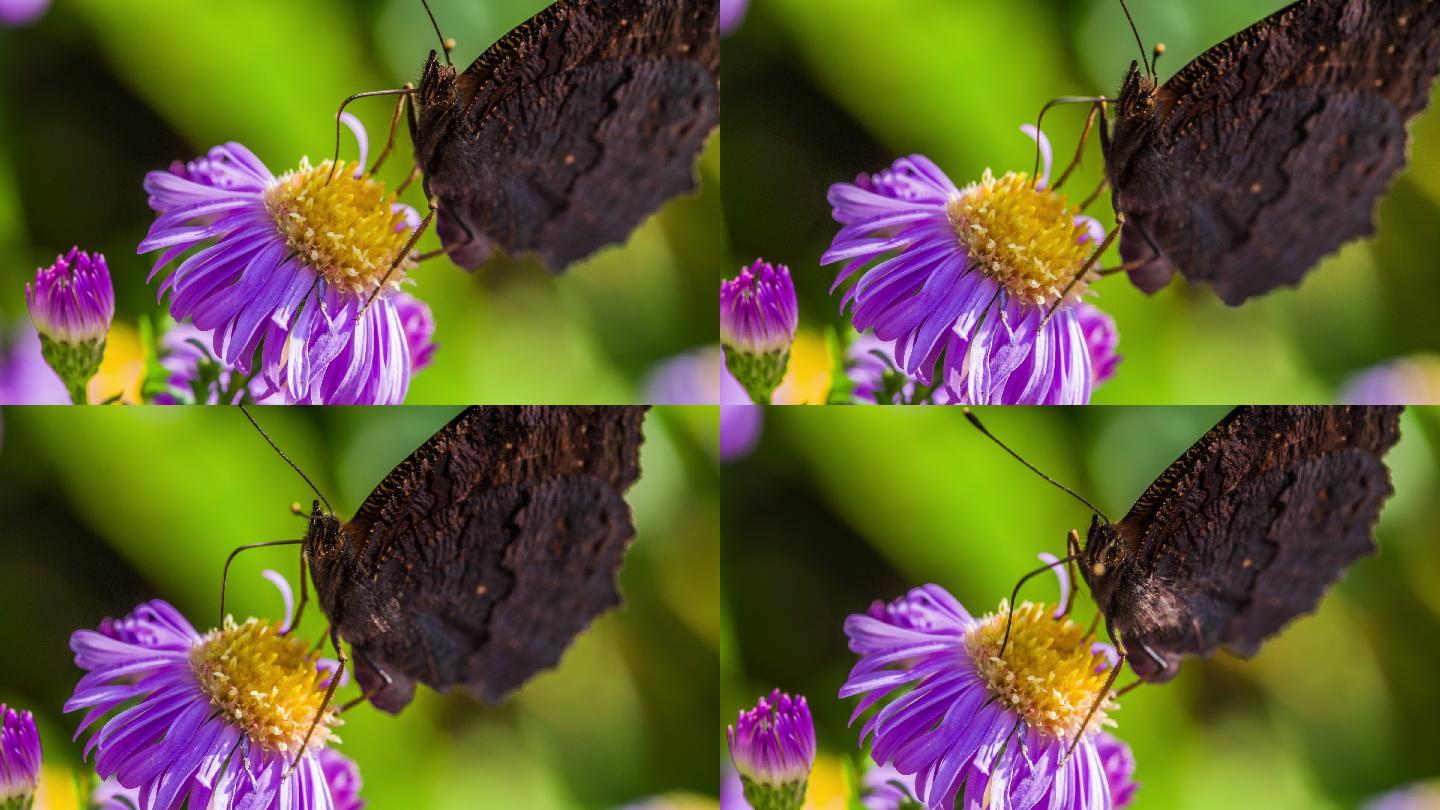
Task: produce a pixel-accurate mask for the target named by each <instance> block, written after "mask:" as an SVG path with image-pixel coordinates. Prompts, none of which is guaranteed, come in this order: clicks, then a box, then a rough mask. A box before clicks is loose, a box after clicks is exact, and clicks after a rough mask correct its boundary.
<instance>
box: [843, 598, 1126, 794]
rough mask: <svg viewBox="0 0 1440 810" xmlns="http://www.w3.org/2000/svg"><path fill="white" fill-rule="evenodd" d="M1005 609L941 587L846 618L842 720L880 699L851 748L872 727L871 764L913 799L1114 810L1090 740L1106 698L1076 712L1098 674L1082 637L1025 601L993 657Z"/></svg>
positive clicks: (1096, 660)
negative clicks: (977, 607) (851, 707)
mask: <svg viewBox="0 0 1440 810" xmlns="http://www.w3.org/2000/svg"><path fill="white" fill-rule="evenodd" d="M1008 614H1009V611H1007V610H1005V609H1004V605H1003V604H1002V610H1001V611H999V612H997V613H994V614H989V615H987V616H984V617H981V618H979V619H976V618H974V617H972V616H971V615H970V613H969V612H968V611H966V610H965V608H964V606H962V605H961V604H960V602H959V601H958V600H956V599H955V597H954V596H951V595H950V593H949V592H947V591H945V589H943V588H941V587H939V586H937V585H927V586H925V587H923V588H917V589H915V590H913V591H911V592H910V593H909V594H907V595H906V596H903V597H901V598H900V599H897V600H895V601H893V602H890V603H888V604H886V603H884V602H876V603H875V604H874V605H872V606H871V608H870V610H869V611H868V612H866V613H863V614H857V615H852V616H850V617H849V618H848V619H846V621H845V635H846V636H847V637H848V638H849V639H850V649H851V651H852V652H854V653H855V654H856V655H858V656H860V661H859V662H858V663H857V664H856V665H855V667H854V669H852V670H851V671H850V677H849V679H848V680H847V681H846V683H845V685H844V687H843V688H842V689H841V690H840V696H841V697H856V696H861V698H862V699H861V701H860V703H859V705H858V706H857V707H856V709H855V713H854V715H852V718H851V719H852V722H853V721H854V720H855V719H858V718H859V717H860V716H861V715H863V714H865V713H866V712H867V711H869V710H870V709H872V708H874V707H876V706H880V709H879V711H877V712H875V713H874V714H873V715H872V716H871V717H870V719H869V720H867V721H866V722H865V724H864V727H863V728H862V730H861V732H860V742H861V745H862V746H863V745H864V744H865V740H866V739H867V738H869V737H871V736H872V735H873V737H874V740H873V745H872V748H871V757H872V758H873V760H874V761H875V763H876V764H886V763H889V764H892V765H893V766H894V767H895V769H896V770H897V771H899V772H900V773H901V774H904V775H907V776H913V777H914V778H915V784H914V791H915V796H916V797H917V798H918V799H919V800H920V801H921V802H923V803H924V805H925V807H927V808H931V810H940V809H941V808H945V809H946V810H948V808H951V807H958V806H964V807H980V806H982V804H985V803H987V802H988V806H991V807H1050V808H1060V809H1063V810H1106V808H1111V807H1114V800H1113V797H1112V795H1111V792H1110V781H1109V779H1108V778H1107V775H1106V772H1105V768H1104V763H1103V761H1102V759H1101V756H1100V751H1099V749H1098V747H1097V741H1096V737H1097V736H1098V735H1097V734H1096V732H1097V731H1098V730H1099V729H1100V728H1102V727H1103V726H1104V725H1105V724H1106V723H1107V722H1108V713H1109V712H1111V711H1114V709H1115V708H1116V704H1115V702H1114V700H1113V699H1108V698H1107V700H1106V701H1105V703H1104V705H1103V706H1102V707H1101V708H1100V710H1099V711H1097V712H1096V713H1095V715H1094V716H1093V718H1091V719H1090V720H1089V721H1088V723H1087V721H1086V719H1085V718H1086V715H1087V713H1088V712H1089V710H1090V708H1091V703H1092V702H1093V700H1094V699H1095V696H1096V695H1098V694H1100V692H1101V688H1102V686H1103V684H1104V682H1105V678H1106V675H1105V670H1104V667H1102V666H1099V664H1101V663H1102V659H1101V658H1100V657H1099V656H1097V655H1096V654H1094V653H1092V652H1091V650H1090V645H1091V644H1092V643H1093V641H1094V638H1093V636H1089V635H1087V634H1086V633H1085V632H1084V631H1083V630H1082V629H1081V628H1080V627H1078V626H1077V625H1075V623H1074V622H1071V621H1070V620H1069V619H1066V618H1056V617H1055V616H1054V615H1053V612H1052V611H1050V610H1049V609H1048V608H1047V607H1046V606H1044V605H1035V604H1032V603H1028V602H1027V603H1025V604H1022V605H1020V606H1019V607H1017V608H1016V609H1015V611H1014V614H1013V615H1014V624H1013V626H1012V627H1011V631H1010V636H1009V641H1008V645H1007V646H1006V648H1005V653H1004V655H1003V656H1002V655H1000V642H1001V637H1002V635H1003V633H1004V631H1005V624H1006V618H1007V615H1008ZM906 687H910V690H909V691H908V692H904V693H903V694H902V693H900V690H902V689H905V688H906ZM887 699H888V702H886V701H887ZM882 704H883V705H882ZM1077 736H1078V737H1079V742H1078V745H1075V746H1074V752H1073V754H1071V755H1070V756H1069V757H1068V758H1067V756H1066V753H1067V751H1068V750H1069V749H1070V748H1071V744H1072V742H1074V741H1075V739H1076V737H1077Z"/></svg>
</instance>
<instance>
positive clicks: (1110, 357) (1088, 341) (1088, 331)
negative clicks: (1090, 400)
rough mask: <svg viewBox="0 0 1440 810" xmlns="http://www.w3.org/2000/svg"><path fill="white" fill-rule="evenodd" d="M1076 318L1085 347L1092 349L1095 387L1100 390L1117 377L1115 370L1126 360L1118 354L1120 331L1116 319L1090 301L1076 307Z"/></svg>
mask: <svg viewBox="0 0 1440 810" xmlns="http://www.w3.org/2000/svg"><path fill="white" fill-rule="evenodd" d="M1075 317H1076V319H1077V320H1079V321H1080V331H1081V333H1083V334H1084V335H1085V345H1086V346H1088V347H1089V348H1090V370H1091V374H1092V375H1093V376H1094V380H1095V387H1096V388H1099V387H1100V386H1101V384H1103V383H1105V382H1108V381H1109V380H1110V378H1112V377H1114V376H1115V369H1116V368H1117V367H1118V366H1119V365H1120V361H1121V360H1123V359H1125V358H1123V357H1121V356H1120V354H1119V353H1117V352H1116V349H1117V348H1119V346H1120V330H1119V328H1117V327H1116V326H1115V319H1114V318H1112V317H1110V315H1109V314H1107V313H1106V312H1105V311H1104V310H1102V309H1100V308H1099V307H1097V306H1095V305H1094V304H1091V303H1089V302H1088V301H1087V302H1081V303H1080V304H1077V305H1076V306H1075Z"/></svg>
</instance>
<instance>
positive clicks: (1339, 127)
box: [1104, 0, 1440, 305]
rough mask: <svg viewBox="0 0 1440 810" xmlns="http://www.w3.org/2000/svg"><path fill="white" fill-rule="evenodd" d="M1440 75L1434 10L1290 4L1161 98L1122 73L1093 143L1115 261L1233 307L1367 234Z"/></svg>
mask: <svg viewBox="0 0 1440 810" xmlns="http://www.w3.org/2000/svg"><path fill="white" fill-rule="evenodd" d="M1437 71H1440V2H1436V0H1302V1H1301V2H1298V3H1295V4H1294V5H1292V6H1289V7H1287V8H1286V9H1284V10H1282V11H1280V12H1277V13H1276V14H1274V15H1272V16H1271V17H1269V18H1267V19H1265V20H1262V21H1261V22H1260V23H1257V24H1256V25H1255V26H1253V27H1252V28H1250V29H1247V30H1246V31H1243V32H1241V33H1240V34H1237V35H1236V36H1235V37H1232V38H1231V39H1230V40H1227V41H1226V42H1223V43H1221V44H1220V45H1217V46H1216V47H1214V48H1212V49H1211V50H1209V51H1207V52H1206V53H1205V54H1203V55H1202V56H1201V57H1200V58H1198V59H1196V60H1195V61H1194V62H1192V63H1191V64H1190V65H1188V66H1186V67H1185V68H1184V69H1183V70H1181V71H1180V72H1179V73H1178V74H1176V75H1175V76H1174V77H1173V78H1172V79H1171V80H1170V81H1169V82H1166V83H1165V84H1164V85H1157V83H1156V82H1155V81H1154V80H1153V79H1152V78H1151V77H1149V76H1146V75H1144V74H1142V73H1141V71H1140V70H1139V66H1138V65H1132V67H1131V70H1130V72H1129V74H1128V75H1127V77H1126V79H1125V82H1124V84H1123V85H1122V88H1121V93H1120V96H1119V99H1118V102H1117V117H1116V121H1115V126H1114V133H1113V135H1112V136H1111V137H1110V138H1108V139H1107V141H1106V142H1105V144H1104V151H1105V160H1106V174H1107V177H1108V179H1109V180H1110V183H1111V186H1112V188H1113V190H1114V191H1113V201H1114V204H1115V209H1116V211H1118V212H1122V213H1123V214H1124V215H1125V220H1126V227H1125V229H1124V231H1123V232H1122V234H1121V241H1120V252H1121V256H1122V258H1124V259H1125V261H1126V263H1127V265H1128V266H1130V267H1131V268H1133V269H1131V271H1130V277H1131V280H1132V281H1133V282H1134V283H1135V284H1136V285H1137V286H1139V287H1140V288H1141V289H1143V290H1145V291H1146V292H1154V291H1156V290H1158V289H1160V288H1162V287H1164V286H1165V285H1166V284H1168V283H1169V281H1170V280H1171V278H1172V277H1173V276H1174V274H1175V273H1177V272H1178V273H1180V274H1182V275H1184V276H1185V277H1186V278H1187V279H1188V280H1189V281H1191V282H1198V283H1206V284H1208V285H1210V286H1211V287H1212V288H1213V289H1214V290H1215V292H1216V293H1217V294H1218V295H1219V296H1220V297H1221V298H1222V299H1223V300H1224V301H1225V302H1226V303H1228V304H1231V305H1238V304H1241V303H1243V302H1244V301H1246V300H1248V299H1249V298H1252V297H1254V296H1257V295H1262V294H1264V293H1267V292H1269V291H1271V290H1273V289H1276V288H1278V287H1282V286H1292V285H1295V284H1297V283H1299V281H1300V280H1301V278H1303V277H1304V275H1305V274H1306V273H1307V272H1309V270H1310V269H1311V268H1312V267H1313V266H1314V265H1315V264H1316V263H1317V262H1318V261H1319V260H1320V259H1321V258H1323V257H1324V256H1326V255H1328V254H1330V253H1333V252H1334V251H1335V250H1337V249H1339V248H1340V247H1341V246H1342V245H1344V244H1345V243H1346V242H1349V241H1351V240H1353V239H1356V238H1359V237H1362V236H1366V235H1369V234H1371V233H1373V232H1374V229H1375V213H1376V208H1377V206H1378V203H1379V200H1380V199H1381V197H1383V195H1384V194H1385V192H1386V191H1387V190H1388V188H1389V187H1390V184H1391V183H1392V182H1393V180H1394V178H1395V176H1396V175H1397V174H1398V173H1399V172H1400V171H1401V169H1402V168H1403V167H1404V166H1405V163H1406V159H1407V149H1408V132H1407V125H1408V123H1409V122H1410V120H1411V119H1413V118H1414V117H1415V116H1416V115H1418V114H1419V113H1420V112H1421V111H1422V110H1423V109H1424V108H1425V106H1426V103H1427V102H1428V100H1429V97H1430V90H1431V88H1432V87H1433V85H1434V82H1435V77H1436V74H1437Z"/></svg>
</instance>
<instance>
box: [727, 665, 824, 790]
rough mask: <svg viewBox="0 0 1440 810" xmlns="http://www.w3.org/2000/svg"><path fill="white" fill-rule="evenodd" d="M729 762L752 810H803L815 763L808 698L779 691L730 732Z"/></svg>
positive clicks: (741, 718)
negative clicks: (759, 808) (757, 809)
mask: <svg viewBox="0 0 1440 810" xmlns="http://www.w3.org/2000/svg"><path fill="white" fill-rule="evenodd" d="M726 737H727V739H728V740H729V741H730V760H731V762H733V763H734V764H735V770H736V771H737V772H738V773H739V774H740V780H741V782H742V783H743V784H744V785H745V799H746V801H748V802H749V803H750V804H751V806H753V807H761V808H766V809H767V810H769V808H776V810H798V808H799V807H800V806H801V805H802V804H804V803H805V787H806V783H807V782H808V781H809V779H810V768H811V767H812V766H814V764H815V722H814V721H813V720H812V719H811V717H810V705H809V704H808V703H806V702H805V698H804V696H803V695H802V696H796V697H791V696H790V695H787V694H785V693H784V692H781V691H780V690H779V689H776V690H775V691H774V692H771V693H770V696H769V697H768V698H764V697H762V698H760V701H759V702H758V703H756V704H755V708H753V709H750V710H748V711H741V712H740V716H739V718H738V719H737V720H736V721H735V725H733V726H730V727H729V728H727V729H726Z"/></svg>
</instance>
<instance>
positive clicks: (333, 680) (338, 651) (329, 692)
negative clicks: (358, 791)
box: [285, 625, 350, 777]
mask: <svg viewBox="0 0 1440 810" xmlns="http://www.w3.org/2000/svg"><path fill="white" fill-rule="evenodd" d="M330 644H331V645H332V646H334V648H335V660H336V661H337V662H339V663H338V665H337V666H336V667H335V671H334V672H333V673H331V674H330V685H329V686H327V687H325V700H323V701H322V702H321V703H320V708H319V709H316V710H315V718H314V719H313V720H311V721H310V730H309V731H306V732H305V741H304V742H302V743H300V750H299V751H296V752H295V759H294V761H292V762H291V763H290V768H289V770H287V771H285V775H286V776H287V777H288V776H289V775H290V774H292V773H294V772H295V768H296V767H297V766H298V765H299V764H300V760H301V759H304V757H305V752H306V750H308V749H309V748H310V738H311V737H313V736H315V729H316V728H318V727H319V726H320V718H321V717H324V716H325V710H326V709H328V708H330V703H331V702H332V701H334V700H335V690H336V689H337V688H339V686H340V680H341V678H342V677H343V676H344V675H345V667H346V666H348V665H349V663H350V658H349V657H348V656H347V655H345V648H344V647H342V646H340V631H338V630H336V629H335V626H334V625H331V626H330Z"/></svg>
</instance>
